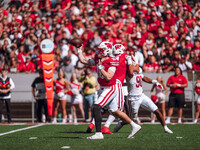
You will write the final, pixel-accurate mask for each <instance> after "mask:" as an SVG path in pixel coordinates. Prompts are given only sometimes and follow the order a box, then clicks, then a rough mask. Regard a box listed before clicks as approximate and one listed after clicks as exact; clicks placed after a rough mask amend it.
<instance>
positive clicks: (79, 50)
mask: <svg viewBox="0 0 200 150" xmlns="http://www.w3.org/2000/svg"><path fill="white" fill-rule="evenodd" d="M82 49H83V44H82V45H81V47H79V48H77V52H78V53H81V52H83V50H82Z"/></svg>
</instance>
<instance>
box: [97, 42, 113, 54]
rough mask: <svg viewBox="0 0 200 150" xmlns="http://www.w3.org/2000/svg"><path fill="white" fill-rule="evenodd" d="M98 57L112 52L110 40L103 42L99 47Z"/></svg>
mask: <svg viewBox="0 0 200 150" xmlns="http://www.w3.org/2000/svg"><path fill="white" fill-rule="evenodd" d="M98 49H99V52H98V57H99V58H101V57H105V56H109V55H111V54H112V43H110V42H102V43H101V44H100V45H99V47H98Z"/></svg>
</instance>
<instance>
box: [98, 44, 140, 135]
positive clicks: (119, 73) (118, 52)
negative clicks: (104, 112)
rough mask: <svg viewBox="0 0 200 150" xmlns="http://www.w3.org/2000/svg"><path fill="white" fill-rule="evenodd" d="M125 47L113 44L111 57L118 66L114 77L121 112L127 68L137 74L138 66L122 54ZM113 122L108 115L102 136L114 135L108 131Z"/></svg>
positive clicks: (112, 118)
mask: <svg viewBox="0 0 200 150" xmlns="http://www.w3.org/2000/svg"><path fill="white" fill-rule="evenodd" d="M124 51H125V47H124V46H123V45H122V44H115V45H114V46H113V55H114V56H113V57H115V59H117V60H119V66H118V68H117V69H116V72H115V75H116V78H117V80H116V81H117V88H118V109H119V110H121V111H123V109H124V94H123V93H124V91H123V89H122V85H123V83H124V79H125V77H126V73H127V68H128V70H129V72H130V73H131V74H133V72H139V66H138V65H136V63H135V61H133V60H132V59H131V57H130V56H128V55H127V54H125V53H124ZM114 120H115V117H114V116H113V115H112V114H110V115H109V116H108V119H107V121H106V123H105V125H104V126H103V127H102V129H101V131H102V133H104V134H114V133H112V132H111V131H110V130H109V127H110V125H111V123H112V122H113V121H114Z"/></svg>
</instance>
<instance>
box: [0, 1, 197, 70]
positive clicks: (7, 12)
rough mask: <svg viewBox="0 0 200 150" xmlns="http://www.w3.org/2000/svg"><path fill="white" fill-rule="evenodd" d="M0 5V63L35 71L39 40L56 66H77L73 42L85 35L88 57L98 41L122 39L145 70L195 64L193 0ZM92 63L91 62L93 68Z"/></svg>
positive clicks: (38, 63)
mask: <svg viewBox="0 0 200 150" xmlns="http://www.w3.org/2000/svg"><path fill="white" fill-rule="evenodd" d="M1 3H2V4H1V7H0V68H3V67H4V68H7V69H8V70H9V72H12V73H17V72H26V73H31V72H37V71H38V69H39V68H41V66H42V63H41V50H40V46H39V45H40V42H41V41H42V40H43V39H45V38H48V39H52V40H53V41H54V43H55V49H54V54H55V61H54V62H55V63H54V67H55V69H58V68H59V67H61V68H62V69H63V70H64V72H65V73H72V72H76V73H78V72H82V70H83V69H84V68H85V66H84V65H83V64H81V63H80V62H79V60H78V57H77V53H76V48H75V47H73V46H72V45H70V44H69V40H70V39H71V38H74V37H80V38H81V39H82V40H83V41H84V50H85V51H84V55H85V57H87V58H88V59H89V58H93V57H94V54H95V51H96V49H97V47H98V45H99V44H100V43H101V42H102V41H109V42H112V43H113V44H116V43H121V44H123V45H124V46H125V47H126V53H128V54H132V53H135V55H137V57H138V59H139V64H140V66H141V67H143V70H144V71H145V72H168V71H172V70H173V68H174V67H175V66H179V67H180V68H181V69H182V71H187V70H200V63H199V57H200V2H199V1H198V0H196V1H195V0H193V1H189V0H188V1H187V0H8V1H2V2H1ZM92 69H95V68H92Z"/></svg>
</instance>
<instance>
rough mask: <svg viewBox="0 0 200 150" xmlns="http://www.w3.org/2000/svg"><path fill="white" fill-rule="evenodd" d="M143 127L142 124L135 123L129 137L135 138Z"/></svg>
mask: <svg viewBox="0 0 200 150" xmlns="http://www.w3.org/2000/svg"><path fill="white" fill-rule="evenodd" d="M141 129H142V127H141V126H140V125H137V124H135V125H134V127H133V129H132V131H131V134H130V135H129V136H128V139H131V138H134V136H135V134H136V133H138V132H139V131H140V130H141Z"/></svg>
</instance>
